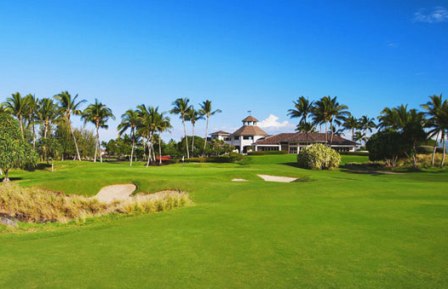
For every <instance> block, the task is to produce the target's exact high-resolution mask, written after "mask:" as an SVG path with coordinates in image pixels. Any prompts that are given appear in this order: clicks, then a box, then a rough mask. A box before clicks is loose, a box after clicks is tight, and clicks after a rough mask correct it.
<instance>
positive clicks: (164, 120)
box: [156, 112, 172, 165]
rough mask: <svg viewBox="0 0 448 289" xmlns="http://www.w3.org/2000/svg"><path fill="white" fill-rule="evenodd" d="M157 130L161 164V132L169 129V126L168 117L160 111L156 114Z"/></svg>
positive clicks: (160, 162)
mask: <svg viewBox="0 0 448 289" xmlns="http://www.w3.org/2000/svg"><path fill="white" fill-rule="evenodd" d="M156 127H157V132H158V133H159V165H161V164H162V137H161V135H162V133H164V132H165V131H167V130H169V129H170V128H171V127H172V126H171V122H170V118H169V117H168V116H165V114H164V113H163V112H162V113H160V114H159V115H158V116H157V125H156Z"/></svg>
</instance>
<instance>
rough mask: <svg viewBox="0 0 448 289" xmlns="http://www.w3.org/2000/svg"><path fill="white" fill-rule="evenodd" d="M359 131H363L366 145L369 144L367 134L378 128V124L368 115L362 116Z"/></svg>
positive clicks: (359, 121)
mask: <svg viewBox="0 0 448 289" xmlns="http://www.w3.org/2000/svg"><path fill="white" fill-rule="evenodd" d="M358 124H359V129H361V131H362V134H363V135H364V138H363V140H364V145H365V144H366V143H367V140H368V137H367V132H372V130H373V129H374V128H376V123H375V119H374V118H369V117H368V116H367V115H363V116H361V118H360V119H359V120H358Z"/></svg>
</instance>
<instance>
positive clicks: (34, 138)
mask: <svg viewBox="0 0 448 289" xmlns="http://www.w3.org/2000/svg"><path fill="white" fill-rule="evenodd" d="M32 125H33V149H34V150H35V149H36V127H35V125H34V120H33V124H32Z"/></svg>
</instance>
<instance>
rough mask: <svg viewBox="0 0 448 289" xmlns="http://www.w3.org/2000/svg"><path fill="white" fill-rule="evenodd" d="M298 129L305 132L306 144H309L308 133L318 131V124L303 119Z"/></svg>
mask: <svg viewBox="0 0 448 289" xmlns="http://www.w3.org/2000/svg"><path fill="white" fill-rule="evenodd" d="M296 131H298V132H301V133H305V138H306V144H308V135H309V133H311V132H316V125H315V124H314V123H312V122H307V121H301V122H299V124H298V125H297V127H296Z"/></svg>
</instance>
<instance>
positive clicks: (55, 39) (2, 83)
mask: <svg viewBox="0 0 448 289" xmlns="http://www.w3.org/2000/svg"><path fill="white" fill-rule="evenodd" d="M447 9H448V1H431V0H429V1H361V0H357V1H281V0H279V1H273V0H272V1H245V0H239V1H170V0H163V1H162V0H160V1H93V0H92V1H87V0H64V1H57V0H54V1H7V0H4V1H1V2H0V39H1V42H0V101H4V100H5V99H6V98H7V97H8V96H9V95H10V94H11V93H13V92H16V91H19V92H21V93H23V94H27V93H34V94H36V96H38V97H51V96H53V95H54V94H56V93H58V92H60V91H62V90H68V91H69V92H71V93H72V94H76V93H78V94H79V95H80V96H81V97H82V98H85V99H87V100H88V101H93V100H94V99H95V98H98V99H99V100H101V101H102V102H104V103H106V104H107V105H109V106H110V107H111V108H112V109H113V111H114V113H115V114H116V116H117V117H118V119H119V116H120V115H121V114H122V113H123V112H124V111H125V110H126V109H128V108H132V107H135V106H136V105H138V104H141V103H144V104H147V105H154V106H159V107H160V109H161V110H162V111H167V110H169V109H170V107H171V102H172V101H173V100H174V99H175V98H178V97H188V98H190V99H191V100H192V102H193V103H194V104H198V103H199V102H201V101H202V100H205V99H206V98H208V99H211V100H212V101H213V104H214V105H215V106H216V107H219V108H221V109H222V110H223V113H221V114H220V115H218V116H216V117H215V118H214V119H213V120H212V123H211V129H212V130H214V129H224V130H232V129H235V128H237V127H239V126H240V124H241V123H240V120H241V119H242V118H244V117H245V116H246V115H247V111H248V110H251V111H252V112H253V115H254V116H256V117H257V118H259V119H260V120H265V119H267V118H268V117H269V116H270V115H272V116H271V117H270V118H269V121H266V122H265V123H268V125H271V127H268V128H267V130H268V131H269V132H276V131H280V130H284V131H288V130H292V124H291V122H294V121H295V120H292V121H291V120H289V119H288V118H287V116H286V112H287V110H288V109H289V108H290V107H291V105H292V101H293V100H294V99H296V98H297V97H299V96H301V95H304V96H308V97H310V98H312V99H315V98H319V97H321V96H324V95H331V96H338V99H339V100H340V102H342V103H344V104H347V105H348V106H349V107H350V110H351V111H352V113H353V114H354V115H355V116H360V115H362V114H367V115H369V116H377V115H378V114H379V111H380V110H381V109H382V108H383V107H385V106H396V105H399V104H402V103H404V104H406V103H407V104H409V105H410V106H412V107H417V106H418V105H419V104H421V103H423V102H426V100H427V97H428V96H429V95H432V94H439V93H444V94H445V95H446V96H448V37H447V36H448V10H447ZM118 119H117V121H115V122H111V128H110V129H109V130H108V131H107V132H103V136H104V138H110V137H115V136H116V130H115V127H116V124H117V123H118ZM174 119H175V116H173V120H174ZM173 124H174V126H175V128H174V129H173V131H172V136H174V137H178V136H179V135H180V134H181V126H180V122H179V121H178V120H177V119H176V120H174V121H173ZM202 127H203V124H199V126H198V130H199V131H201V130H202ZM201 133H202V132H201ZM169 137H170V136H169V135H167V136H166V138H169Z"/></svg>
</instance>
